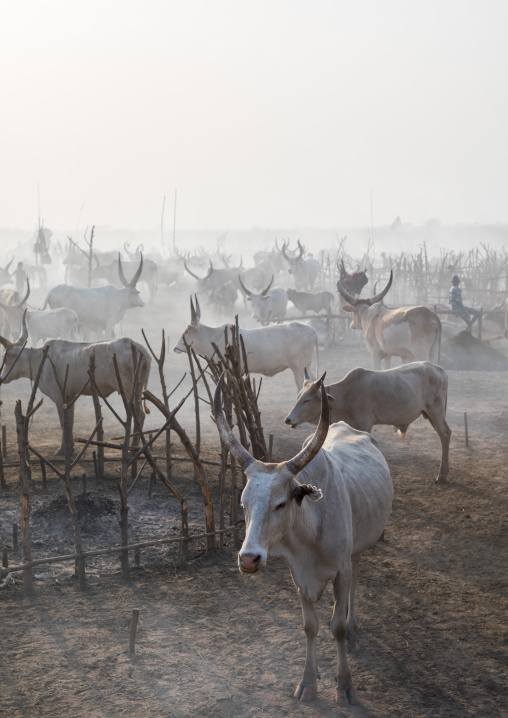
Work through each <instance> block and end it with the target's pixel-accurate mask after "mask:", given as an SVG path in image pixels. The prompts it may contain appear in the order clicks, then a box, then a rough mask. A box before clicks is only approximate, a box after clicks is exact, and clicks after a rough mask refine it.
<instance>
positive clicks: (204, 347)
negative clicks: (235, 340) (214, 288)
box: [174, 298, 318, 391]
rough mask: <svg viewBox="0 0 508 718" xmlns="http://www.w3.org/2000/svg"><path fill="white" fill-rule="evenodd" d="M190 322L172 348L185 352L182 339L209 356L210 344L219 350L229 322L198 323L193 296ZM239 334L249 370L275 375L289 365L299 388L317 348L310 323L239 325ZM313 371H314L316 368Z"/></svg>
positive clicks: (212, 353) (211, 350) (211, 347)
mask: <svg viewBox="0 0 508 718" xmlns="http://www.w3.org/2000/svg"><path fill="white" fill-rule="evenodd" d="M190 305H191V323H190V324H189V325H188V326H187V328H186V329H185V331H184V332H183V334H182V336H181V338H180V340H179V341H178V343H177V345H176V346H175V348H174V351H175V352H177V353H179V352H185V351H186V347H185V343H184V338H185V341H186V342H187V344H188V345H190V346H192V348H193V349H194V351H195V352H196V353H197V354H201V355H202V356H205V357H207V358H208V359H210V358H211V357H212V356H213V355H214V354H215V349H214V348H213V344H216V345H217V346H218V347H219V349H220V351H221V352H224V349H225V339H224V331H225V330H226V329H228V328H229V327H230V326H231V325H230V324H222V325H221V326H219V327H208V326H206V324H201V322H200V319H201V311H200V308H199V303H198V301H197V298H196V308H194V305H193V303H192V298H191V302H190ZM240 335H241V336H242V337H243V341H244V345H245V351H246V353H247V362H248V365H249V371H250V372H252V373H254V374H263V375H264V376H275V375H276V374H279V373H280V372H281V371H284V370H285V369H291V371H292V372H293V376H294V379H295V383H296V388H297V390H298V391H300V389H301V388H302V384H303V380H304V370H305V367H306V366H310V363H311V362H312V357H313V355H314V351H315V352H316V365H317V356H318V354H317V352H318V336H317V333H316V331H315V329H313V328H312V327H308V326H306V325H305V324H299V323H298V322H290V323H289V324H274V325H272V326H270V327H258V328H257V329H240ZM316 373H317V372H316Z"/></svg>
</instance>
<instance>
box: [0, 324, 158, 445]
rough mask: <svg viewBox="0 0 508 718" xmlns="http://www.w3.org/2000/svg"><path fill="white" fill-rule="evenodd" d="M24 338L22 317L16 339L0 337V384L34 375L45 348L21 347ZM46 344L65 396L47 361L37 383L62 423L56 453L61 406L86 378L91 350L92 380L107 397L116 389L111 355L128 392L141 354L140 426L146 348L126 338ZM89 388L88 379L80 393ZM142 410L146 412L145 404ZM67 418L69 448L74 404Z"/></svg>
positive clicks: (147, 365) (147, 363)
mask: <svg viewBox="0 0 508 718" xmlns="http://www.w3.org/2000/svg"><path fill="white" fill-rule="evenodd" d="M27 337H28V330H27V325H26V319H25V317H24V318H23V329H22V332H21V336H20V337H19V339H18V340H17V341H16V342H10V341H8V340H7V339H5V338H4V337H2V336H0V343H1V344H2V345H3V346H4V348H5V357H4V358H5V366H4V372H3V375H2V376H1V377H0V384H2V383H3V382H5V383H6V384H8V383H9V382H11V381H14V380H15V379H27V378H28V379H32V378H33V377H35V375H36V373H37V370H38V368H39V364H40V362H41V359H42V356H43V351H44V347H39V348H36V349H34V348H30V349H29V348H27V347H24V346H23V345H24V344H25V342H26V340H27ZM46 346H49V352H48V356H49V358H50V359H51V360H52V361H53V364H54V366H55V369H56V374H57V376H58V379H59V382H60V385H61V386H62V387H64V385H65V387H64V390H65V395H64V396H63V397H62V393H61V391H60V388H59V386H58V382H57V381H56V378H55V372H54V371H53V368H52V366H51V362H50V361H48V360H46V362H45V363H44V367H43V370H42V374H41V378H40V382H39V389H40V390H41V392H42V393H43V394H45V395H46V396H47V397H49V398H50V399H51V401H53V402H54V403H55V404H56V408H57V411H58V418H59V419H60V425H61V426H62V443H61V446H60V448H59V450H58V451H57V454H63V453H64V443H65V436H64V433H63V409H64V407H63V405H64V404H69V403H70V402H71V401H72V399H73V398H74V397H75V396H76V395H77V394H78V393H79V392H80V391H81V389H82V388H83V386H84V385H85V384H86V382H87V381H88V378H89V377H88V370H89V368H90V359H91V356H92V353H95V380H96V383H97V386H98V387H99V389H100V391H101V392H102V394H104V396H106V397H107V396H109V395H110V394H112V393H113V392H115V391H116V392H118V391H119V388H118V381H117V378H116V373H115V369H114V365H113V354H116V359H117V363H118V369H119V373H120V376H121V379H122V385H123V387H124V389H125V391H126V393H127V395H129V394H130V392H131V389H132V383H133V379H134V374H135V370H136V365H135V361H134V360H133V354H134V356H135V357H139V356H142V357H143V361H142V365H141V367H140V372H139V380H138V387H139V397H138V398H137V399H136V401H137V404H138V408H139V414H138V415H139V419H140V423H141V425H143V421H144V411H143V407H142V401H141V392H142V391H143V390H144V389H146V387H147V384H148V377H149V374H150V361H151V359H150V354H149V352H148V350H147V349H145V347H143V346H142V345H141V344H138V342H135V341H133V340H132V339H129V338H127V337H122V338H121V339H114V340H111V341H102V342H70V341H66V340H64V339H51V340H50V341H48V342H47V344H46ZM136 361H137V359H136ZM67 365H68V366H69V371H68V374H67V381H66V382H65V375H66V371H67ZM92 389H93V387H92V385H91V382H90V383H89V384H88V386H87V387H86V388H85V390H84V391H83V395H84V396H91V394H92ZM144 410H145V412H146V413H148V408H147V407H146V406H145V407H144ZM68 420H69V440H70V443H71V448H72V446H73V435H72V427H73V422H74V405H73V406H71V407H69V409H68Z"/></svg>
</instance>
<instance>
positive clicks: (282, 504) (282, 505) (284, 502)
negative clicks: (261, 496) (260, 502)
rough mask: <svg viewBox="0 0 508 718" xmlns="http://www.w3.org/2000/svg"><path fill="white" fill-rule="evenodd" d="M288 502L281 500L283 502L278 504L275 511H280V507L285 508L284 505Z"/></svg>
mask: <svg viewBox="0 0 508 718" xmlns="http://www.w3.org/2000/svg"><path fill="white" fill-rule="evenodd" d="M286 503H287V501H281V503H280V504H277V506H276V507H275V511H279V510H280V509H283V508H284V506H285V505H286Z"/></svg>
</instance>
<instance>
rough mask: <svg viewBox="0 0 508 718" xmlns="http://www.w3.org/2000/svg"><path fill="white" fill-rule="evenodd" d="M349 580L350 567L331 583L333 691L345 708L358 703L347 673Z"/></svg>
mask: <svg viewBox="0 0 508 718" xmlns="http://www.w3.org/2000/svg"><path fill="white" fill-rule="evenodd" d="M351 579H352V577H351V566H349V567H348V568H347V569H344V570H343V571H341V572H340V573H339V574H338V575H337V576H336V578H335V580H334V582H333V595H334V598H335V603H334V607H333V616H332V622H331V629H332V633H333V637H334V638H335V640H336V641H337V675H336V681H337V688H336V690H335V693H336V696H335V697H336V700H337V703H338V704H339V705H340V706H347V705H348V704H349V703H351V704H352V705H354V704H355V703H358V699H357V697H356V692H355V689H354V688H353V685H352V683H351V674H350V672H349V666H348V663H347V654H346V631H347V608H348V600H349V590H350V586H351ZM353 616H354V611H353Z"/></svg>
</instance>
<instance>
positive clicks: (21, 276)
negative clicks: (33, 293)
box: [12, 262, 28, 297]
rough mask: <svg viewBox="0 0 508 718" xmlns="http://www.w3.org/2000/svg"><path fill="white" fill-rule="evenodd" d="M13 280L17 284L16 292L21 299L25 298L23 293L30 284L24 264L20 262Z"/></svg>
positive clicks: (13, 274)
mask: <svg viewBox="0 0 508 718" xmlns="http://www.w3.org/2000/svg"><path fill="white" fill-rule="evenodd" d="M12 278H13V279H14V282H15V283H16V291H17V293H18V294H19V296H20V297H22V296H23V292H24V290H25V287H26V285H27V282H28V274H27V273H26V272H25V270H24V269H23V262H18V266H17V267H16V269H15V270H14V272H13V273H12Z"/></svg>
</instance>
